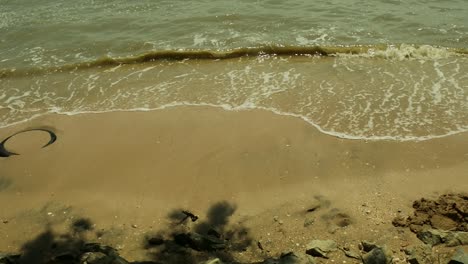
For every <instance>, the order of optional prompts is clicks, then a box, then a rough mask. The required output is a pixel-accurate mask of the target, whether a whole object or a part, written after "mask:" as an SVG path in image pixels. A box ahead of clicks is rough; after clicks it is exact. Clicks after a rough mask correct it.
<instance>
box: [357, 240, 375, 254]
mask: <svg viewBox="0 0 468 264" xmlns="http://www.w3.org/2000/svg"><path fill="white" fill-rule="evenodd" d="M360 247H361V249H362V251H364V252H370V251H371V250H372V249H374V248H376V247H378V246H377V244H375V243H373V242H369V241H365V240H364V241H362V242H361V245H360Z"/></svg>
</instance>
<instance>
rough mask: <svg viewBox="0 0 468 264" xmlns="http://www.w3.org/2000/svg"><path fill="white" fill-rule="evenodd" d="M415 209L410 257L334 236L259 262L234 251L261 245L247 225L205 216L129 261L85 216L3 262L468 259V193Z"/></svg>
mask: <svg viewBox="0 0 468 264" xmlns="http://www.w3.org/2000/svg"><path fill="white" fill-rule="evenodd" d="M215 209H216V210H214V211H218V212H222V210H224V211H226V210H227V213H229V210H232V208H229V206H228V205H227V204H220V206H219V207H218V208H215ZM413 209H414V212H413V214H412V215H408V216H402V215H400V216H398V217H396V218H395V219H394V220H393V222H392V224H393V226H394V227H395V228H399V229H409V230H411V232H413V233H414V234H415V235H416V236H417V238H419V240H420V242H421V243H419V244H414V245H407V246H405V247H404V248H402V249H401V251H403V252H404V253H405V256H406V257H405V259H398V258H396V257H394V254H393V253H394V252H392V251H391V250H389V249H388V247H387V246H386V245H384V244H380V245H379V244H376V243H374V242H372V241H361V242H360V243H359V245H357V248H358V249H359V250H354V249H351V248H349V247H347V246H341V245H339V243H337V242H336V241H334V240H330V239H327V240H320V239H315V240H311V241H310V242H309V243H308V244H307V246H306V250H305V251H304V252H284V253H282V254H281V255H280V256H277V257H276V258H266V259H264V260H263V261H260V262H258V261H257V262H250V263H247V262H243V263H242V262H236V261H235V258H233V257H232V255H231V252H233V251H242V250H243V249H244V248H246V247H249V246H252V245H254V246H257V247H258V248H260V249H262V247H263V246H262V244H261V242H260V241H254V240H250V239H246V238H244V237H243V230H242V229H240V230H238V231H236V232H235V233H232V234H229V236H227V235H226V234H224V233H225V232H228V231H226V230H223V229H222V228H221V229H219V228H218V229H215V228H211V224H210V222H206V223H202V224H201V225H200V226H199V228H197V229H195V230H180V229H174V230H171V231H170V233H169V234H162V233H159V234H154V235H151V236H148V237H147V238H146V242H147V245H146V246H147V247H148V248H153V249H156V251H157V252H158V254H157V255H155V256H152V257H151V258H150V260H149V261H137V262H130V261H127V260H125V259H124V258H123V257H122V256H120V255H119V252H118V250H117V249H115V248H112V247H110V246H107V245H104V244H100V243H87V242H86V241H85V240H84V239H83V238H82V237H81V236H80V232H82V231H84V230H86V229H88V228H90V223H89V222H87V220H86V219H82V220H78V221H77V222H75V223H74V226H73V227H72V228H73V230H74V232H73V235H69V236H60V237H57V236H55V235H54V233H53V232H52V231H51V230H47V231H46V232H44V233H42V234H41V235H40V236H39V237H38V238H36V239H35V240H34V241H31V242H29V243H28V244H26V245H25V246H24V247H23V251H22V252H21V253H18V254H11V253H10V254H7V253H1V252H0V264H163V263H169V264H172V263H187V264H199V263H200V264H318V263H332V262H334V261H333V260H330V259H329V255H330V254H334V255H337V254H342V255H343V256H344V257H345V258H347V259H349V263H364V264H390V263H410V264H436V263H437V264H443V263H448V264H468V247H467V246H468V194H455V193H449V194H444V195H441V196H440V197H439V198H438V199H435V200H431V199H425V198H422V199H420V200H417V201H415V202H414V203H413ZM180 216H182V217H183V218H182V221H192V222H195V221H197V220H198V216H196V215H194V214H192V213H191V212H188V211H181V212H179V215H178V216H176V215H174V217H175V218H176V217H180ZM229 232H231V231H229ZM226 237H230V238H235V239H225V238H226ZM255 244H256V245H255ZM438 252H450V253H446V254H439V253H438ZM174 256H177V257H175V258H174ZM346 262H347V261H343V263H346Z"/></svg>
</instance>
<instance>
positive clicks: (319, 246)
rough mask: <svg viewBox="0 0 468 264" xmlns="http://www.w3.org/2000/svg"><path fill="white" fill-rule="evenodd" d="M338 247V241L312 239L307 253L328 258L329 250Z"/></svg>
mask: <svg viewBox="0 0 468 264" xmlns="http://www.w3.org/2000/svg"><path fill="white" fill-rule="evenodd" d="M337 249H338V247H337V245H336V242H335V241H333V240H312V241H311V242H310V243H309V244H307V250H306V253H307V254H309V255H311V256H314V257H322V258H327V254H328V253H329V252H332V251H335V250H337Z"/></svg>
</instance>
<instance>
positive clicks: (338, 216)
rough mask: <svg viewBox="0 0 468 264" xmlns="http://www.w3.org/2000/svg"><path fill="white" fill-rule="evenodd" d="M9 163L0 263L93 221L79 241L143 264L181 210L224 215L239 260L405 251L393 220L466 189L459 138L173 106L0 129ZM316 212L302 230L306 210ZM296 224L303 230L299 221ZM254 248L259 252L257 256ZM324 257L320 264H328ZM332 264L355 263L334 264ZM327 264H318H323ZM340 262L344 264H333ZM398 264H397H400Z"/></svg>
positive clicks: (464, 143)
mask: <svg viewBox="0 0 468 264" xmlns="http://www.w3.org/2000/svg"><path fill="white" fill-rule="evenodd" d="M31 128H45V129H49V130H51V131H53V132H54V133H55V134H56V135H57V140H56V142H54V143H53V144H51V145H50V146H47V147H45V148H41V146H42V145H44V143H47V141H48V140H49V139H48V135H47V134H45V133H41V132H39V131H35V132H25V133H22V134H18V135H16V136H14V137H13V138H11V139H10V140H8V141H7V142H6V143H5V147H6V148H7V149H8V150H14V151H15V152H17V153H18V154H20V155H15V156H10V157H6V158H0V202H1V207H0V220H2V221H3V223H2V222H0V237H2V239H0V251H4V252H18V251H20V250H21V248H22V246H23V245H24V243H26V242H27V241H29V240H31V239H34V237H35V236H37V235H38V234H40V233H41V232H42V231H44V229H45V228H46V227H47V226H50V227H51V228H54V229H56V230H59V231H58V232H60V230H62V231H63V230H65V229H64V227H65V226H68V225H69V224H70V223H71V222H73V221H74V219H78V218H80V217H84V218H87V219H90V220H91V221H92V223H93V230H94V231H93V232H88V233H87V234H86V237H87V239H89V240H90V241H100V242H102V243H106V244H108V245H111V246H113V247H115V248H117V249H118V250H119V252H120V254H121V255H122V256H124V257H125V258H127V259H129V260H132V261H134V260H143V259H145V258H147V257H148V254H150V253H151V252H149V250H148V249H147V248H145V247H144V246H143V244H144V239H145V237H146V236H147V235H148V234H150V233H152V232H153V233H154V232H158V231H160V230H166V229H167V228H168V219H167V215H168V214H169V213H171V212H172V211H173V210H178V209H179V208H180V209H184V210H189V211H190V212H192V213H194V214H196V215H197V216H199V217H200V219H203V218H204V217H205V216H206V213H207V212H208V211H209V209H210V207H211V206H213V205H214V204H217V203H220V202H225V203H227V204H229V205H231V206H232V209H233V213H232V214H231V215H230V217H229V225H230V226H242V227H245V228H246V230H248V235H249V237H250V239H251V240H252V243H251V245H250V246H249V247H248V249H247V250H246V251H245V252H242V253H238V254H237V255H236V258H237V259H239V260H240V261H248V260H259V259H260V258H261V257H265V256H277V255H279V254H281V253H282V252H285V251H288V250H303V249H304V248H305V246H306V244H307V243H308V242H309V241H310V240H312V239H334V240H335V241H337V242H338V243H340V244H341V245H348V246H350V247H351V248H353V247H357V244H358V243H359V241H362V240H370V241H375V242H377V243H385V244H386V245H388V246H389V247H390V249H391V250H394V255H395V256H396V257H398V256H400V255H401V259H403V258H404V256H403V253H402V252H399V251H398V249H399V248H400V247H401V246H402V245H404V244H408V243H413V242H415V241H417V238H416V236H415V235H414V234H412V233H411V232H409V231H408V232H398V230H397V229H395V227H393V225H392V223H391V222H392V220H393V219H394V218H395V217H396V216H398V215H409V214H410V213H411V212H412V208H411V206H412V202H413V201H414V200H416V199H419V198H421V197H430V198H435V197H437V196H438V195H440V194H443V193H446V192H463V191H466V190H468V177H467V176H468V175H467V173H468V134H467V133H460V134H456V135H452V136H448V137H444V138H439V139H432V140H427V141H419V142H415V141H407V142H399V141H364V140H347V139H340V138H336V137H332V136H329V135H325V134H323V133H320V132H319V131H318V130H317V129H315V128H314V127H313V126H311V125H310V124H308V123H306V122H304V121H303V120H301V119H299V118H294V117H288V116H281V115H277V114H274V113H271V112H268V111H263V110H250V111H239V112H235V111H225V110H223V109H220V108H212V107H174V108H167V109H164V110H155V111H148V112H111V113H100V114H79V115H73V116H66V115H54V114H50V115H46V116H42V117H39V118H36V119H33V120H31V121H28V122H25V123H22V124H19V125H15V126H10V127H7V128H2V129H0V139H1V140H3V139H5V138H7V137H8V136H10V135H12V134H14V133H16V132H18V131H22V130H25V129H31ZM317 202H319V203H321V205H322V206H321V209H320V210H318V211H317V212H316V215H315V216H314V217H313V218H312V219H309V220H307V216H306V213H305V212H306V211H307V210H308V209H309V208H310V207H311V206H313V204H314V203H317ZM308 221H309V222H308ZM257 242H261V245H262V247H263V248H264V250H261V249H259V248H258V245H257ZM332 259H333V258H332ZM335 260H336V261H337V262H338V263H342V261H346V260H347V261H348V262H347V263H360V262H358V261H357V260H355V261H356V262H353V260H350V259H346V257H344V256H341V255H340V256H338V255H336V258H335ZM328 261H330V259H329V260H328ZM343 263H344V262H343ZM401 263H404V262H401Z"/></svg>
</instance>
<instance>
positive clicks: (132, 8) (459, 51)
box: [0, 0, 468, 140]
mask: <svg viewBox="0 0 468 264" xmlns="http://www.w3.org/2000/svg"><path fill="white" fill-rule="evenodd" d="M467 14H468V2H466V1H465V0H446V1H428V0H425V1H422V0H415V1H410V2H408V1H398V0H372V1H360V0H351V1H345V0H332V1H305V0H291V1H278V0H269V1H225V0H221V1H175V0H173V1H149V0H141V1H123V0H109V1H91V0H84V1H65V0H56V1H52V0H37V1H30V0H29V1H26V0H15V1H13V0H0V126H3V127H4V126H9V125H12V124H15V123H18V122H24V121H25V120H29V119H31V118H33V117H35V116H38V115H43V114H47V113H50V112H55V113H63V114H76V113H84V112H105V111H121V110H133V111H146V110H151V109H159V108H165V107H170V106H177V105H211V106H217V107H223V108H224V109H227V110H239V111H240V110H248V109H257V108H258V109H267V110H270V111H273V112H275V113H278V114H284V115H291V116H296V117H299V118H302V119H304V120H305V121H307V122H309V123H310V124H311V125H313V126H315V127H317V128H318V129H319V130H321V131H322V132H324V133H327V134H330V135H335V136H339V137H343V138H352V139H376V140H377V139H392V140H424V139H430V138H434V137H442V136H446V135H450V134H454V133H459V132H464V131H466V130H468V55H467V54H468V52H467V50H468V16H467Z"/></svg>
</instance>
